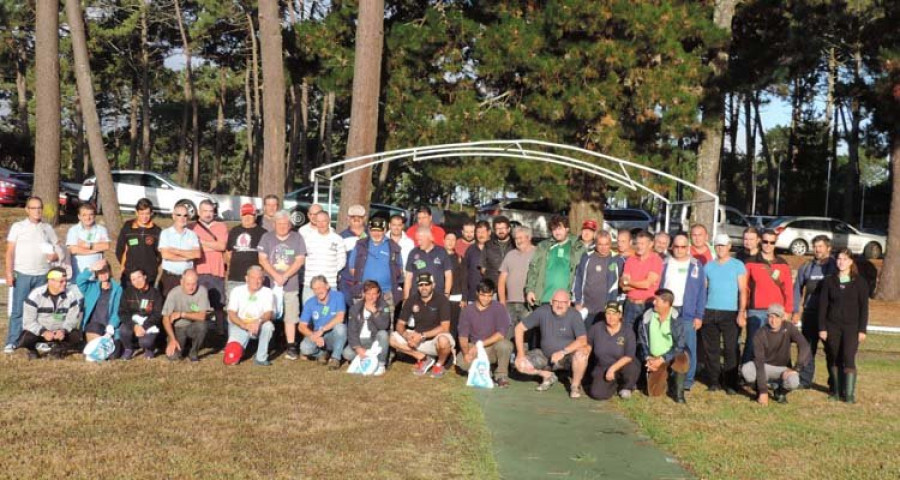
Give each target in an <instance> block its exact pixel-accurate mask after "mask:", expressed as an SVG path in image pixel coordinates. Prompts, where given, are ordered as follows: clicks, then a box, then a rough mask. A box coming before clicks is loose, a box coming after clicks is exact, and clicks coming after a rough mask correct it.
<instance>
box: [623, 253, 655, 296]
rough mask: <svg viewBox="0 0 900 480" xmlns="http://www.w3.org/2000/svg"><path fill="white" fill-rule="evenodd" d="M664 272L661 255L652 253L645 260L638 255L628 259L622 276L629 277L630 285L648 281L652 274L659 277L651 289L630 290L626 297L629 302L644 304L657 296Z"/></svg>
mask: <svg viewBox="0 0 900 480" xmlns="http://www.w3.org/2000/svg"><path fill="white" fill-rule="evenodd" d="M662 270H663V261H662V259H661V258H659V255H657V254H655V253H653V252H650V253H649V254H648V255H647V257H646V258H644V259H641V257H639V256H637V255H632V256H630V257H628V259H627V260H625V270H624V271H623V272H622V274H623V275H628V276H629V278H630V281H629V283H631V282H639V281H643V280H646V279H647V276H648V275H649V274H650V272H656V275H657V277H656V282H655V283H653V284H652V285H650V288H646V289H639V288H633V289H631V290H629V291H628V293H626V294H625V296H626V297H628V299H629V300H632V301H635V302H643V301H646V300H649V299H651V298H653V296H654V295H655V294H656V290H657V289H659V280H660V277H662Z"/></svg>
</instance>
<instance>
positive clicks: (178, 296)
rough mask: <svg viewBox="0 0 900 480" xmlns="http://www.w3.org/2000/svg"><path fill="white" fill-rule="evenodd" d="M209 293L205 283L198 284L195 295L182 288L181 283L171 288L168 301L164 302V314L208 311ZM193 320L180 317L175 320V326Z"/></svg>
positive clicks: (186, 323)
mask: <svg viewBox="0 0 900 480" xmlns="http://www.w3.org/2000/svg"><path fill="white" fill-rule="evenodd" d="M209 309H210V307H209V294H208V293H207V292H206V287H204V286H203V285H198V286H197V291H196V292H194V294H193V295H188V294H186V293H185V292H184V289H182V288H181V285H179V286H177V287H175V288H173V289H172V290H169V294H168V295H167V296H166V302H165V303H164V304H163V308H162V314H163V315H164V316H165V315H171V314H172V312H190V313H196V312H207V311H209ZM190 323H191V320H188V319H186V318H179V319H178V320H176V321H175V324H174V325H175V326H176V327H180V326H187V325H190Z"/></svg>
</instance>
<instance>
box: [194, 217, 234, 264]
mask: <svg viewBox="0 0 900 480" xmlns="http://www.w3.org/2000/svg"><path fill="white" fill-rule="evenodd" d="M190 228H191V231H192V232H194V233H195V234H197V238H199V239H200V242H219V241H222V242H227V241H228V227H227V226H225V224H224V223H222V222H213V223H211V224H209V226H208V228H209V230H210V231H211V232H212V234H213V235H215V237H213V235H211V234H210V233H209V232H207V231H206V229H204V228H203V227H202V226H200V224H199V222H198V223H193V224H191V227H190ZM194 268H195V269H196V270H197V273H198V274H206V275H213V276H216V277H223V278H224V277H225V252H217V251H215V250H213V249H211V248H207V247H204V246H203V244H202V243H201V245H200V259H199V260H195V261H194Z"/></svg>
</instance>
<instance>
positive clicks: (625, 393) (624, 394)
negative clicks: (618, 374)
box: [619, 388, 631, 400]
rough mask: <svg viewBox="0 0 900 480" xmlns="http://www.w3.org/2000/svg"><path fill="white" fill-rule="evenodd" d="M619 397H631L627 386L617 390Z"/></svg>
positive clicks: (624, 398) (625, 398)
mask: <svg viewBox="0 0 900 480" xmlns="http://www.w3.org/2000/svg"><path fill="white" fill-rule="evenodd" d="M619 398H621V399H622V400H628V399H629V398H631V390H629V389H627V388H623V389H621V390H619Z"/></svg>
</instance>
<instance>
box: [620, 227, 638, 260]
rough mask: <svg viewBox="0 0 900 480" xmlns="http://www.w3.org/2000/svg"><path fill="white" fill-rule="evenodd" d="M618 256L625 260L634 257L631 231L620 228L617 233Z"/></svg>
mask: <svg viewBox="0 0 900 480" xmlns="http://www.w3.org/2000/svg"><path fill="white" fill-rule="evenodd" d="M616 255H618V256H620V257H622V258H624V259H625V260H628V258H629V257H631V256H633V255H634V247H633V246H632V245H631V230H629V229H627V228H620V229H619V231H618V232H616Z"/></svg>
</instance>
